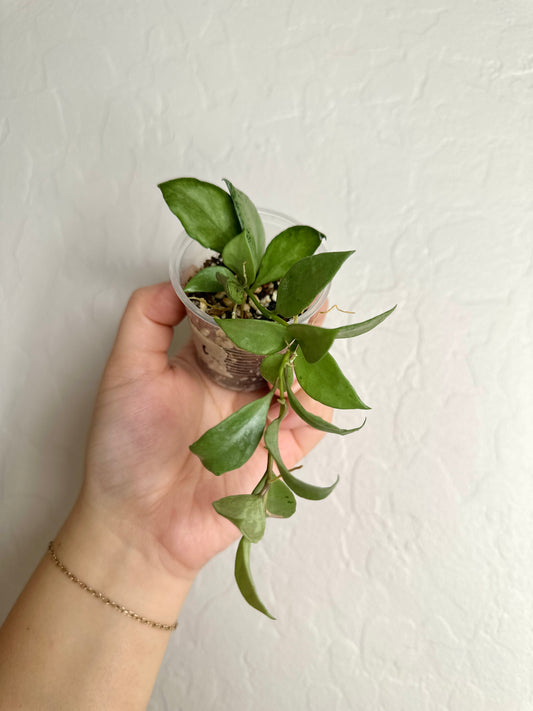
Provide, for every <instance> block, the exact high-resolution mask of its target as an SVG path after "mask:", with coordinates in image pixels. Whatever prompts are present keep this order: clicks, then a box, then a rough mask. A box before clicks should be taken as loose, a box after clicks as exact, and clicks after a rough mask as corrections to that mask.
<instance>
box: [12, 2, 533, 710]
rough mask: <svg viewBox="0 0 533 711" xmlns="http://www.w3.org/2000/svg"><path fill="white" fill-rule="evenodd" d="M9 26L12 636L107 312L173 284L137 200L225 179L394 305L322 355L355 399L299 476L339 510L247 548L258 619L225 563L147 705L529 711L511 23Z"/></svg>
mask: <svg viewBox="0 0 533 711" xmlns="http://www.w3.org/2000/svg"><path fill="white" fill-rule="evenodd" d="M0 15H1V20H2V22H1V50H0V51H1V59H2V61H1V66H0V72H1V80H0V92H1V104H2V111H1V114H0V118H1V123H0V178H1V181H2V185H1V199H2V210H1V211H2V233H1V242H0V257H1V258H0V274H1V284H0V310H1V311H0V313H1V323H2V338H1V345H0V373H1V379H2V387H1V392H0V399H1V407H2V430H1V432H2V443H1V452H0V465H1V477H0V494H1V515H0V545H1V558H0V560H1V565H2V586H1V589H0V596H1V599H0V601H1V613H2V616H4V615H5V614H7V611H8V609H9V607H10V606H11V604H12V603H13V601H14V600H15V598H16V596H17V594H18V592H19V590H20V589H21V587H22V585H23V583H24V581H25V580H26V578H27V576H28V575H29V573H30V571H31V570H32V568H33V566H34V565H35V563H36V562H37V560H38V559H39V558H40V556H41V555H42V553H43V552H44V549H45V546H46V542H47V541H48V540H49V539H50V538H51V537H52V536H53V535H54V533H55V531H56V529H57V526H58V524H59V522H60V521H61V520H62V518H63V517H64V516H65V514H66V512H67V511H68V508H69V506H70V505H71V503H72V501H73V500H74V498H75V496H76V493H77V490H78V487H79V484H80V481H81V476H82V451H83V443H84V439H85V433H86V428H87V425H88V420H89V416H90V412H91V408H92V400H93V397H94V392H95V388H96V385H97V383H98V380H99V377H100V373H101V370H102V367H103V364H104V362H105V360H106V357H107V354H108V352H109V348H110V345H111V342H112V338H113V335H114V332H115V328H116V325H117V322H118V319H119V316H120V314H121V312H122V309H123V307H124V305H125V302H126V300H127V297H128V295H129V293H130V292H131V291H132V290H133V289H134V288H136V287H137V286H140V285H142V284H148V283H151V282H154V281H160V280H162V279H164V278H166V274H167V262H168V255H169V252H170V250H171V248H172V245H173V243H174V239H175V236H176V233H177V229H178V223H177V221H176V220H175V218H173V217H172V215H170V213H169V212H168V210H167V209H166V207H165V206H164V204H163V202H162V199H161V197H160V194H159V191H158V190H157V188H156V184H157V183H158V182H160V181H161V180H165V179H168V178H172V177H177V176H182V175H192V176H196V177H199V178H202V179H205V180H211V181H213V182H218V181H219V180H220V179H221V178H222V177H228V178H229V179H230V180H232V181H233V182H234V183H235V184H236V185H238V186H239V187H241V188H242V189H244V190H245V191H246V192H247V193H248V194H249V195H250V196H251V197H252V198H253V199H254V200H255V201H256V202H257V203H258V204H259V205H263V206H268V207H272V208H274V209H277V210H280V211H283V212H286V213H288V214H290V215H294V216H296V217H297V218H299V219H300V220H301V221H303V222H306V223H309V224H312V225H314V226H316V227H318V228H320V229H321V230H322V231H323V232H325V233H326V234H327V235H328V239H329V248H330V249H352V248H355V249H356V250H357V252H356V255H355V256H354V257H352V259H351V260H350V262H349V264H350V266H349V267H348V266H346V267H345V268H344V270H343V271H342V272H341V273H340V275H339V278H338V279H337V281H336V284H335V287H334V291H333V295H332V300H333V301H334V302H336V303H337V304H338V305H339V306H341V307H342V308H344V309H347V310H352V311H355V312H356V317H360V319H358V320H363V319H364V318H368V317H370V316H373V315H375V314H376V313H379V312H381V311H383V310H385V309H386V308H388V307H390V306H392V305H393V304H395V303H397V304H398V309H397V311H396V313H395V314H394V315H393V317H392V318H390V319H389V320H388V321H387V322H385V323H384V324H383V325H381V326H380V327H379V328H378V329H377V330H376V331H374V332H372V333H371V334H368V335H365V336H362V337H361V338H358V339H356V340H354V341H343V342H341V343H339V345H338V346H335V351H334V353H335V355H336V357H337V358H338V360H339V361H340V362H341V363H342V364H343V365H344V366H345V368H346V369H347V372H348V373H349V376H350V378H351V380H352V382H353V383H354V385H355V387H356V389H357V390H358V392H359V394H360V395H361V396H362V398H363V399H364V400H365V401H367V402H368V403H369V404H370V405H371V406H372V408H373V409H372V410H371V411H370V413H369V419H368V422H367V425H366V426H365V428H363V430H362V431H361V432H358V433H356V434H354V435H352V436H350V437H348V438H345V439H342V440H341V441H340V438H335V436H334V435H329V436H327V437H326V439H325V440H323V441H322V443H321V444H320V445H319V447H318V449H317V450H316V451H315V453H313V454H312V455H311V456H310V457H309V458H308V461H307V462H306V465H305V466H306V473H307V476H308V477H309V479H310V480H312V481H315V482H317V483H324V484H326V483H329V482H330V481H331V480H332V478H334V476H335V475H336V474H337V473H340V474H341V482H340V484H339V486H338V488H337V490H336V491H335V492H334V494H333V495H332V496H331V497H330V498H329V499H328V500H326V501H325V502H323V503H312V502H304V501H302V502H301V503H300V504H299V510H298V511H297V514H296V515H295V517H294V518H293V519H291V520H289V521H284V522H277V521H276V522H274V524H273V525H271V526H269V530H268V532H267V536H266V539H265V541H264V544H262V545H261V546H260V550H258V552H257V554H256V557H255V561H254V570H255V575H256V579H257V584H258V586H259V588H260V589H261V591H262V593H263V597H264V598H265V602H266V603H267V604H268V606H269V607H270V608H272V609H273V610H274V612H275V613H276V615H277V617H278V621H277V622H271V621H269V620H267V619H266V618H262V617H261V616H260V615H259V614H258V613H256V612H255V611H253V610H251V609H249V608H248V607H247V606H246V605H245V603H244V602H243V601H242V600H241V598H240V595H239V593H238V591H237V589H236V587H235V585H234V583H233V581H232V565H233V556H234V550H233V549H230V550H228V551H227V552H226V553H224V554H223V555H220V556H219V557H218V558H217V559H215V560H214V561H213V562H212V563H211V564H210V565H209V566H208V567H207V568H206V569H205V570H204V571H203V573H202V575H201V576H200V577H199V578H198V580H197V582H196V583H195V585H194V588H193V591H192V593H191V595H190V597H189V599H188V601H187V603H186V606H185V608H184V610H183V612H182V615H181V624H180V627H179V629H178V631H177V632H176V633H175V634H174V635H173V637H172V640H171V643H170V646H169V649H168V653H167V655H166V658H165V661H164V665H163V667H162V669H161V673H160V676H159V679H158V682H157V685H156V688H155V690H154V693H153V697H152V701H151V704H150V709H151V711H164V710H167V709H168V710H169V711H176V710H182V711H186V710H189V709H190V710H193V709H194V710H201V711H203V710H204V709H205V710H208V709H232V710H233V711H247V710H248V709H250V710H251V709H253V710H254V711H271V710H272V709H279V710H281V711H294V710H300V709H301V710H302V711H307V710H309V711H333V710H336V711H352V710H354V709H355V710H357V711H359V710H362V711H363V710H364V711H367V710H374V709H376V710H379V711H401V710H402V711H403V710H409V711H410V710H413V711H426V710H427V711H433V710H435V711H526V710H528V709H531V708H533V696H532V694H533V688H532V687H533V684H532V672H531V670H532V668H533V654H532V642H533V637H532V623H533V611H532V603H531V600H532V595H533V574H532V565H531V563H532V553H533V549H532V543H531V541H532V539H533V517H532V501H533V484H532V461H533V456H532V455H533V449H532V445H531V439H532V438H531V433H532V431H531V422H532V419H533V418H532V415H533V411H532V406H531V393H532V392H533V377H532V370H533V369H532V363H533V348H532V334H533V306H532V301H533V298H532V297H533V271H532V258H531V245H532V227H533V209H532V197H533V127H532V115H533V114H532V112H533V49H532V48H533V43H532V41H533V5H532V4H531V2H528V1H527V2H526V1H525V0H522V1H520V0H518V1H517V2H507V1H504V0H483V1H478V2H474V1H473V0H421V1H419V0H365V1H363V0H355V1H354V0H330V2H319V1H318V0H293V1H292V2H289V1H287V0H285V1H284V0H270V2H268V3H267V2H258V1H254V0H249V1H245V0H235V1H233V2H232V1H231V0H221V1H220V2H214V0H212V1H211V2H195V3H192V2H186V1H185V0H177V1H171V0H166V1H165V0H149V1H143V0H114V1H112V0H108V1H107V2H106V1H105V0H91V2H70V0H69V1H67V0H39V2H30V1H28V0H1V2H0ZM349 319H350V317H349V316H346V315H343V314H340V313H332V314H331V316H330V322H329V323H330V324H340V323H347V322H348V320H349ZM183 337H184V334H183V333H180V334H179V335H178V338H183ZM359 420H360V418H359V416H358V415H357V414H356V413H348V414H347V415H345V416H344V418H343V419H337V420H336V421H337V422H350V423H354V424H356V423H357V422H358V421H359ZM528 435H529V436H528Z"/></svg>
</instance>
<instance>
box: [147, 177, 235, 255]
mask: <svg viewBox="0 0 533 711" xmlns="http://www.w3.org/2000/svg"><path fill="white" fill-rule="evenodd" d="M158 187H159V189H160V190H161V192H162V193H163V198H164V200H165V202H166V203H167V205H168V206H169V208H170V210H171V212H173V213H174V214H175V215H176V217H178V218H179V220H180V222H181V224H182V225H183V228H184V229H185V232H187V234H188V235H189V237H192V238H193V239H195V240H196V241H197V242H200V244H202V245H203V246H204V247H209V248H210V249H214V250H215V251H217V252H222V250H223V249H224V245H225V244H226V243H227V242H229V241H230V239H232V238H233V237H235V235H236V234H238V233H239V232H240V231H241V228H240V224H239V218H238V216H237V213H236V211H235V207H234V205H233V201H232V199H231V197H230V196H229V195H228V193H227V192H225V190H222V188H219V187H218V186H217V185H213V184H212V183H206V182H204V181H202V180H196V178H176V179H175V180H167V181H166V182H165V183H160V184H159V185H158Z"/></svg>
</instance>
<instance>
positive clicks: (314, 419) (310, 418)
mask: <svg viewBox="0 0 533 711" xmlns="http://www.w3.org/2000/svg"><path fill="white" fill-rule="evenodd" d="M287 394H288V396H289V403H290V406H291V407H292V409H293V410H294V412H295V413H296V414H297V415H298V417H299V418H300V419H302V420H303V421H304V422H306V423H307V424H308V425H311V427H314V428H315V430H320V431H321V432H331V434H338V435H347V434H350V433H351V432H357V430H360V429H361V428H362V427H363V426H364V424H365V422H366V417H365V419H364V421H363V424H362V425H359V427H352V428H351V429H348V430H343V429H341V428H340V427H336V426H335V425H334V424H332V423H331V422H328V421H327V420H323V419H322V418H321V417H319V416H318V415H314V414H313V413H312V412H308V410H306V409H305V408H304V407H303V405H302V404H301V403H300V401H299V400H298V398H297V397H296V395H295V394H294V393H293V392H292V390H290V389H289V390H287Z"/></svg>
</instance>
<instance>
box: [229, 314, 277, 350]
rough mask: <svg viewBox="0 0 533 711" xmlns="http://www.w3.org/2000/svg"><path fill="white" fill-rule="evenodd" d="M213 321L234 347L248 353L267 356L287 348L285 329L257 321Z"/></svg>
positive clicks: (274, 324)
mask: <svg viewBox="0 0 533 711" xmlns="http://www.w3.org/2000/svg"><path fill="white" fill-rule="evenodd" d="M215 321H216V322H217V324H218V325H219V326H220V328H221V329H222V330H223V331H224V333H225V334H226V336H227V337H228V338H229V339H230V340H232V341H233V343H235V345H236V346H239V348H242V349H243V350H245V351H249V352H250V353H258V354H260V355H267V354H269V353H276V352H277V351H280V350H281V349H282V348H285V347H286V346H287V343H286V340H287V336H286V332H287V327H286V326H282V325H281V324H280V323H274V322H272V321H260V320H258V319H242V318H234V319H220V318H215Z"/></svg>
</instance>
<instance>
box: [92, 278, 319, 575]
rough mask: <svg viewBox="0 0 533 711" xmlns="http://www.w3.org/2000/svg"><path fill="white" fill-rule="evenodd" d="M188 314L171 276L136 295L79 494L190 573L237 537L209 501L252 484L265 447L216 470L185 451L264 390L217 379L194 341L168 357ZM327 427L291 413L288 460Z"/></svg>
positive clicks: (286, 428) (139, 542)
mask: <svg viewBox="0 0 533 711" xmlns="http://www.w3.org/2000/svg"><path fill="white" fill-rule="evenodd" d="M184 314H185V309H184V307H183V305H182V304H181V302H180V301H179V300H178V298H177V296H176V295H175V293H174V290H173V289H172V286H171V285H170V283H163V284H158V285H155V286H149V287H145V288H142V289H139V290H137V291H136V292H134V294H133V295H132V297H131V299H130V301H129V303H128V306H127V308H126V311H125V313H124V316H123V318H122V321H121V324H120V328H119V331H118V335H117V339H116V342H115V344H114V347H113V350H112V353H111V356H110V358H109V361H108V363H107V366H106V368H105V371H104V375H103V378H102V382H101V384H100V389H99V391H98V396H97V400H96V405H95V410H94V416H93V421H92V425H91V431H90V435H89V441H88V446H87V454H86V478H85V482H84V486H83V489H82V493H81V497H80V503H81V505H82V506H85V507H88V508H90V509H91V510H92V511H93V512H95V513H96V514H97V515H98V516H99V517H100V519H101V520H103V521H105V522H106V525H107V526H108V527H112V528H113V530H114V533H115V534H117V535H119V536H121V537H123V538H127V540H128V542H129V543H130V544H131V543H133V544H134V545H136V546H137V547H139V548H140V549H141V552H145V553H146V554H148V555H150V556H151V557H153V554H154V551H155V552H156V553H157V555H158V556H159V557H160V559H161V560H162V561H163V562H164V564H165V566H166V568H167V569H168V570H169V571H170V572H171V573H172V574H175V575H180V576H189V577H191V578H192V577H194V575H195V574H196V573H197V572H198V570H199V569H200V568H201V567H202V566H203V565H204V564H205V563H206V562H207V561H208V560H209V559H210V558H212V557H213V556H214V555H215V554H216V553H218V552H219V551H221V550H223V549H224V548H226V547H227V546H228V545H229V544H230V543H231V542H232V541H234V540H235V539H236V538H238V537H239V531H238V529H237V528H236V527H235V526H234V525H233V524H232V523H230V522H229V521H228V520H227V519H225V518H223V517H222V516H220V515H219V514H217V513H216V511H215V510H214V509H213V507H212V502H213V501H215V500H216V499H219V498H221V497H223V496H227V495H230V494H242V493H250V492H251V491H252V489H253V488H254V486H255V485H256V484H257V482H258V481H259V479H260V478H261V476H262V474H263V472H264V469H265V465H266V452H265V451H264V449H263V448H262V447H260V448H259V449H258V450H257V451H256V452H255V453H254V455H253V456H252V457H251V459H250V460H249V461H248V462H247V463H246V464H245V465H243V466H242V467H240V468H239V469H237V470H235V471H231V472H227V473H226V474H223V475H221V476H218V477H217V476H215V475H214V474H212V473H211V472H209V471H207V470H206V469H204V467H203V466H202V464H201V462H200V460H199V459H198V458H197V457H196V456H195V455H193V454H192V453H191V452H190V451H189V445H190V444H192V443H193V442H194V441H195V440H196V439H198V437H200V436H201V435H202V434H203V433H204V432H205V431H206V430H207V429H209V428H210V427H213V426H214V425H216V424H218V423H219V422H220V421H221V420H223V419H224V418H225V417H227V416H228V415H230V414H231V413H232V412H234V411H235V410H237V409H238V408H240V407H242V406H243V405H245V404H246V403H248V402H250V401H252V400H254V399H255V398H257V397H258V396H260V395H262V394H263V393H262V392H257V391H256V392H253V393H239V392H233V391H230V390H225V389H224V388H222V387H219V386H218V385H216V384H215V383H214V382H212V381H211V380H210V379H209V378H208V377H207V376H206V375H205V374H204V373H203V371H202V370H201V369H200V366H199V365H198V363H197V361H196V358H195V355H194V347H193V345H192V343H191V342H189V343H188V344H187V345H186V346H185V347H184V348H183V349H182V350H181V351H180V352H179V353H178V354H177V356H175V357H174V358H173V359H172V360H171V361H169V359H168V356H167V351H168V348H169V346H170V343H171V340H172V334H173V326H174V325H176V324H178V323H179V322H180V321H181V320H182V319H183V317H184ZM265 392H266V391H265ZM298 397H299V398H300V400H301V401H302V403H303V405H304V407H306V408H307V409H308V410H311V411H314V412H315V413H316V414H318V415H320V416H321V417H323V418H324V419H330V417H331V410H330V408H328V407H325V406H322V405H320V404H318V403H316V402H315V401H314V400H311V398H309V397H308V396H306V395H305V393H303V392H302V391H299V392H298ZM276 408H277V405H273V407H272V417H274V416H275V414H274V413H275V410H276ZM321 436H322V433H320V432H318V431H317V430H315V429H313V428H311V427H309V426H307V425H306V424H304V423H303V422H302V421H301V420H300V419H299V418H298V417H297V416H296V415H294V413H291V414H290V415H288V416H287V417H286V418H285V420H284V421H283V424H282V430H281V431H280V451H281V454H282V457H283V460H284V461H285V462H286V464H287V465H288V466H289V467H292V466H294V465H295V464H296V463H297V462H298V461H299V460H300V459H301V458H302V457H303V456H304V455H305V454H307V452H309V450H310V449H312V447H313V446H314V445H315V444H317V442H318V441H319V440H320V439H321Z"/></svg>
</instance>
